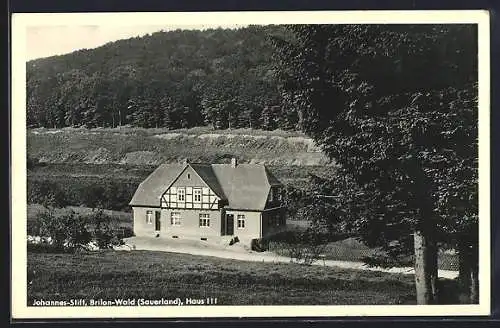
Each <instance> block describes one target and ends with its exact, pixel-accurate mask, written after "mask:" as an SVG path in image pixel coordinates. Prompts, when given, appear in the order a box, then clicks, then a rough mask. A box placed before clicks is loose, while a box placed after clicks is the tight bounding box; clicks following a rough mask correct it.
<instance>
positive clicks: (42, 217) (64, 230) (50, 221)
mask: <svg viewBox="0 0 500 328" xmlns="http://www.w3.org/2000/svg"><path fill="white" fill-rule="evenodd" d="M39 222H40V234H41V235H42V236H46V237H50V238H51V239H52V244H53V246H54V247H55V248H56V249H63V248H69V249H76V248H81V247H84V246H85V245H87V244H88V243H89V242H90V240H91V235H90V233H89V231H88V230H87V228H86V226H85V221H84V220H81V218H80V217H79V216H77V215H76V213H75V212H74V211H69V212H68V213H65V214H63V215H61V216H59V217H56V215H55V214H54V211H53V210H48V211H45V212H42V213H40V214H39Z"/></svg>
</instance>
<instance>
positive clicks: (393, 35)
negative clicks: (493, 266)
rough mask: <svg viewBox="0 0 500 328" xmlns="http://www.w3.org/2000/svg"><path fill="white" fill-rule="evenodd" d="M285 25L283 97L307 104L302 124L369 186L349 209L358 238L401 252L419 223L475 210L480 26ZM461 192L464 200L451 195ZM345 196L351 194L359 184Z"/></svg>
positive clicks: (280, 59) (280, 55)
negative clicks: (290, 37)
mask: <svg viewBox="0 0 500 328" xmlns="http://www.w3.org/2000/svg"><path fill="white" fill-rule="evenodd" d="M289 29H290V30H291V31H292V32H293V34H294V35H295V38H294V39H293V40H292V41H289V40H280V39H276V40H275V44H276V45H277V52H276V53H277V72H278V76H279V79H280V81H281V82H280V90H281V93H282V96H283V98H284V99H285V103H286V104H287V105H288V106H290V107H293V108H296V109H297V110H299V111H300V113H301V115H300V116H301V118H302V120H301V122H300V125H301V127H302V128H303V129H304V131H305V132H306V133H308V134H309V135H311V136H312V137H313V138H314V139H315V141H316V142H318V143H319V144H320V145H321V146H322V149H323V151H324V152H325V153H327V154H328V156H330V157H331V158H335V160H336V161H337V162H338V163H339V164H340V165H341V166H342V168H343V169H344V170H345V172H347V174H349V176H351V177H352V178H353V181H354V182H355V183H356V184H357V185H358V186H359V188H361V190H362V192H363V194H361V195H359V196H357V197H356V198H355V199H356V202H357V203H358V204H363V207H359V206H358V207H353V208H352V209H353V210H356V211H353V212H351V214H354V215H355V216H354V218H353V219H354V221H352V223H353V228H354V229H355V231H356V232H357V234H358V235H359V236H360V237H361V238H362V240H363V241H364V242H365V243H366V244H367V245H369V246H382V247H384V248H385V250H386V251H388V252H389V253H390V254H392V255H393V256H394V257H397V256H400V255H401V256H402V255H407V254H409V253H410V252H411V251H412V236H411V232H412V231H413V229H415V228H416V227H418V226H419V225H421V224H422V223H423V222H429V220H430V221H431V222H432V224H440V226H441V227H442V228H443V229H445V227H446V229H448V230H449V229H450V228H452V227H454V226H457V223H458V222H457V220H462V219H461V218H464V217H474V213H476V214H477V211H476V207H477V205H475V204H476V201H475V196H474V195H475V194H476V191H475V190H476V188H477V185H476V182H477V125H476V124H475V121H476V112H477V88H476V87H477V86H476V85H475V84H474V81H476V80H477V61H475V60H473V58H476V53H477V49H476V47H477V35H476V34H477V30H476V29H475V27H473V26H469V25H454V26H442V25H404V26H403V25H401V26H400V25H313V26H309V25H308V26H305V25H304V26H303V25H295V26H290V27H289ZM437 72H439V73H437ZM459 174H460V178H459ZM340 178H342V176H340ZM335 179H339V177H338V176H335V177H334V176H332V177H330V181H331V182H332V183H334V182H335ZM453 199H456V201H460V202H461V203H460V204H461V207H455V206H450V205H452V204H453V203H452V202H454V200H453ZM465 199H466V200H467V201H466V202H465V201H464V200H465ZM339 201H340V202H341V203H343V204H344V203H347V204H350V203H352V201H353V195H341V197H340V198H339ZM457 209H458V210H457ZM447 211H451V212H453V214H451V213H450V214H448V215H446V212H447ZM468 213H470V214H468ZM452 217H453V218H452ZM424 218H425V220H424ZM458 218H460V219H458ZM427 219H429V220H427ZM442 219H444V220H442ZM470 222H471V223H472V225H475V224H477V221H476V220H475V219H472V220H471V221H470ZM458 225H459V226H462V227H463V226H464V225H462V224H458ZM466 226H467V225H466ZM441 240H443V241H444V240H447V241H449V238H444V236H442V237H441Z"/></svg>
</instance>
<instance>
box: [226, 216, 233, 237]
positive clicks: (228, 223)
mask: <svg viewBox="0 0 500 328" xmlns="http://www.w3.org/2000/svg"><path fill="white" fill-rule="evenodd" d="M233 234H234V214H226V235H229V236H232V235H233Z"/></svg>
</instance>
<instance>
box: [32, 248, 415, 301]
mask: <svg viewBox="0 0 500 328" xmlns="http://www.w3.org/2000/svg"><path fill="white" fill-rule="evenodd" d="M28 280H29V282H28V305H31V304H33V300H35V299H44V300H60V299H70V298H84V299H90V298H94V299H101V298H102V299H115V298H147V299H159V298H162V297H164V298H175V297H180V298H181V299H183V298H185V297H191V298H206V297H217V299H218V304H219V305H271V304H272V305H296V304H297V305H298V304H304V305H306V304H315V305H327V304H328V305H338V304H345V305H349V304H414V302H415V300H414V291H413V290H414V286H413V276H408V275H400V274H387V273H379V272H367V271H356V270H347V269H337V268H331V267H330V268H329V267H322V266H303V265H298V264H291V263H290V264H288V263H279V264H275V263H260V262H257V263H256V262H243V261H236V260H228V259H219V258H214V257H201V256H194V255H188V254H174V253H165V252H153V251H99V252H92V253H77V254H65V253H61V254H51V253H28Z"/></svg>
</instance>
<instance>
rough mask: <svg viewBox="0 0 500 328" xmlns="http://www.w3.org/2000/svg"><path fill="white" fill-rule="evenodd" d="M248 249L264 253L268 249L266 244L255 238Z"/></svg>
mask: <svg viewBox="0 0 500 328" xmlns="http://www.w3.org/2000/svg"><path fill="white" fill-rule="evenodd" d="M250 248H251V249H252V251H255V252H265V251H267V249H268V244H267V242H266V241H265V240H264V239H262V238H255V239H252V241H251V242H250Z"/></svg>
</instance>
